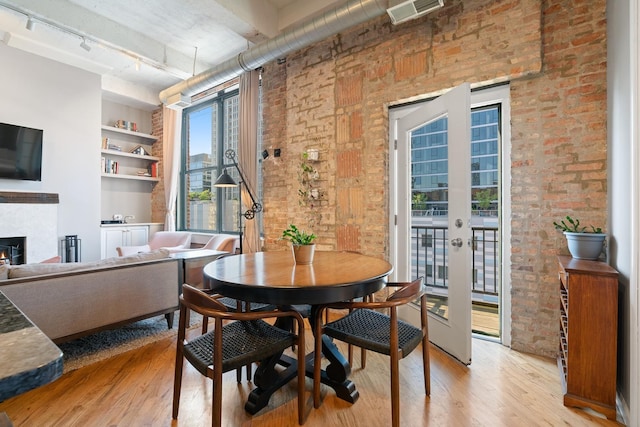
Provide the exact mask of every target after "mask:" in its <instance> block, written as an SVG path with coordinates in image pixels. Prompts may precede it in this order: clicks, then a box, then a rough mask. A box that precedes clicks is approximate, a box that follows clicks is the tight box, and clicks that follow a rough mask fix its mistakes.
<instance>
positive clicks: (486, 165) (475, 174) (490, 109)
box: [471, 105, 500, 337]
mask: <svg viewBox="0 0 640 427" xmlns="http://www.w3.org/2000/svg"><path fill="white" fill-rule="evenodd" d="M499 130H500V106H499V105H491V106H487V107H483V108H479V109H474V110H473V111H472V112H471V229H472V243H473V244H472V246H471V249H472V251H473V261H472V262H473V266H472V268H473V271H472V273H473V274H472V284H471V293H472V294H471V295H472V302H473V317H472V329H473V331H474V332H476V333H479V334H483V335H488V336H496V337H498V336H499V334H500V325H499V319H498V307H499V291H500V290H499V284H500V269H499V266H500V250H499V247H500V245H499V229H498V227H499V218H498V212H500V205H499V203H500V197H499V188H500V183H499V181H498V179H499V161H500V159H499V153H498V147H499V138H500V135H499V133H500V132H499Z"/></svg>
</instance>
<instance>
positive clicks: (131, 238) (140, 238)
mask: <svg viewBox="0 0 640 427" xmlns="http://www.w3.org/2000/svg"><path fill="white" fill-rule="evenodd" d="M101 235H102V236H101V237H102V251H101V258H102V259H105V258H111V257H114V256H118V252H117V251H116V248H117V247H118V246H140V245H146V244H147V243H148V242H149V225H140V224H135V225H133V224H132V225H125V224H123V225H118V226H103V227H102V230H101Z"/></svg>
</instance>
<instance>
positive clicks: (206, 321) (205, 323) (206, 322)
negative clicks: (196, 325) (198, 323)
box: [202, 316, 209, 335]
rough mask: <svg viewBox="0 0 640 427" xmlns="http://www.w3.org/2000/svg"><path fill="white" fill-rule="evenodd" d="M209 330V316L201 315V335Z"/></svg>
mask: <svg viewBox="0 0 640 427" xmlns="http://www.w3.org/2000/svg"><path fill="white" fill-rule="evenodd" d="M208 330H209V318H208V317H207V316H202V335H204V334H206V333H207V331H208Z"/></svg>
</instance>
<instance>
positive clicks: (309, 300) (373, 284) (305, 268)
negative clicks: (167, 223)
mask: <svg viewBox="0 0 640 427" xmlns="http://www.w3.org/2000/svg"><path fill="white" fill-rule="evenodd" d="M392 270H393V267H392V266H391V264H390V263H388V262H387V261H385V260H383V259H380V258H375V257H371V256H366V255H361V254H358V253H354V252H338V251H316V253H315V256H314V260H313V263H312V264H308V265H296V264H295V262H294V259H293V255H292V253H291V251H273V252H256V253H251V254H241V255H235V256H227V257H222V258H219V259H217V260H215V261H213V262H211V263H209V264H207V265H206V266H205V267H204V269H203V276H204V285H205V288H207V287H208V288H209V289H210V290H211V291H213V292H216V293H218V294H220V295H224V296H227V297H231V298H235V299H238V300H242V301H248V302H260V303H268V304H274V305H277V306H280V307H283V308H284V309H286V308H288V307H291V306H296V305H301V304H305V305H310V306H311V307H312V309H311V319H310V321H311V322H313V321H314V319H315V308H314V307H315V306H317V305H319V304H327V303H332V302H339V301H347V300H351V299H354V298H360V297H364V296H366V295H370V294H372V293H374V292H377V291H379V290H380V289H382V288H383V287H384V286H385V284H386V280H387V276H388V275H389V274H390V273H391V272H392ZM279 326H281V327H283V328H289V327H290V326H291V325H290V324H286V323H285V324H280V325H279ZM322 353H323V355H324V356H325V357H326V359H327V360H328V361H329V364H328V365H327V367H326V368H325V369H324V370H323V371H322V379H321V381H322V383H324V384H326V385H328V386H330V387H331V388H333V389H334V390H335V392H336V395H337V396H338V397H340V398H341V399H344V400H346V401H348V402H351V403H354V402H355V401H356V400H357V399H358V397H359V394H358V391H357V390H356V388H355V385H354V384H353V382H352V381H351V380H349V378H348V377H349V374H350V373H351V367H350V366H349V363H348V362H347V360H346V359H345V358H344V356H343V355H342V354H341V353H340V352H339V351H338V348H337V347H336V346H335V344H334V343H333V342H332V341H331V339H329V338H328V337H323V339H322ZM276 359H277V360H276ZM296 363H297V362H296V360H295V359H293V358H291V357H288V356H286V355H278V356H277V357H276V358H274V359H273V360H269V361H265V362H263V363H260V364H259V366H258V369H257V370H256V373H255V375H254V383H255V384H256V386H257V387H256V389H254V390H253V391H252V392H251V394H250V395H249V399H248V401H247V404H246V405H245V410H247V412H249V413H251V414H255V413H257V412H258V411H259V410H260V409H262V408H263V407H265V406H266V405H267V404H268V403H269V398H270V397H271V395H272V394H273V393H274V392H275V391H276V390H277V389H279V388H280V387H282V386H283V385H284V384H286V383H287V382H288V381H289V380H291V379H292V378H294V377H295V375H296V369H297V365H296ZM276 364H279V365H281V366H284V367H285V368H286V369H285V370H284V371H282V372H276V370H275V365H276ZM306 371H307V375H308V376H313V354H310V355H308V356H307V357H306Z"/></svg>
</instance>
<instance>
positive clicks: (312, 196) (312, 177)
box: [298, 149, 323, 229]
mask: <svg viewBox="0 0 640 427" xmlns="http://www.w3.org/2000/svg"><path fill="white" fill-rule="evenodd" d="M314 153H315V154H314ZM317 154H318V150H312V149H309V150H306V151H304V152H303V153H302V161H301V162H300V168H299V169H298V182H299V183H300V187H299V188H298V205H299V206H302V207H305V208H307V209H308V216H307V224H308V226H309V227H310V228H311V229H313V228H314V227H315V226H316V225H318V224H320V221H321V220H322V214H321V213H320V211H319V209H318V208H319V207H320V201H321V199H322V197H323V194H322V191H321V189H320V187H319V186H318V180H319V179H320V173H319V172H318V170H317V169H316V167H315V163H316V162H317V161H318V157H317Z"/></svg>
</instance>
